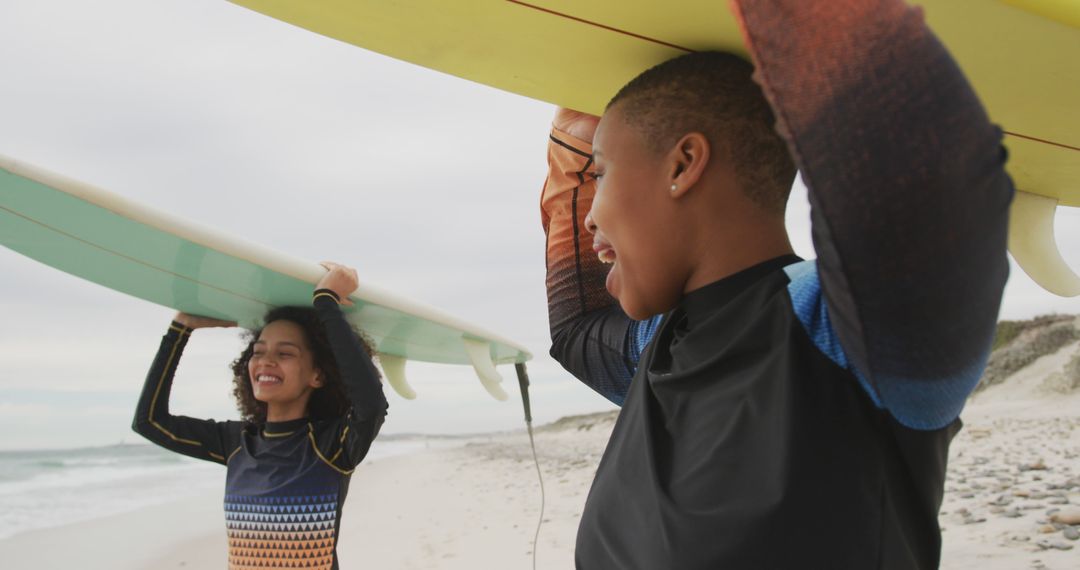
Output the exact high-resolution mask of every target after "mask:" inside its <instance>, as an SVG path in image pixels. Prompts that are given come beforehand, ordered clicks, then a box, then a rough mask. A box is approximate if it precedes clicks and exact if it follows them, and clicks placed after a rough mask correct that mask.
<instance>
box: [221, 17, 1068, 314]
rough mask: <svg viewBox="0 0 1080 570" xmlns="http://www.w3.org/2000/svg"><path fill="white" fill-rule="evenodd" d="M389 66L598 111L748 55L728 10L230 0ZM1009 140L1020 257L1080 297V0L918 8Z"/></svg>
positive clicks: (1034, 272) (1051, 284) (1014, 241)
mask: <svg viewBox="0 0 1080 570" xmlns="http://www.w3.org/2000/svg"><path fill="white" fill-rule="evenodd" d="M232 1H233V2H235V3H236V4H239V5H242V6H246V7H248V8H251V9H252V10H255V11H258V12H261V13H263V14H266V15H269V16H272V17H274V18H277V19H279V20H283V21H285V22H289V23H292V24H295V25H297V26H300V27H303V28H306V29H308V30H311V31H314V32H317V33H320V34H323V35H326V36H329V37H332V38H336V39H339V40H342V41H345V42H348V43H351V44H354V45H357V46H360V47H363V48H366V49H369V50H372V51H376V52H379V53H382V54H385V55H388V56H390V57H393V58H396V59H401V60H404V61H408V62H412V63H415V64H418V65H422V66H424V67H428V68H431V69H435V70H439V71H443V72H446V73H450V74H453V75H456V76H458V77H462V78H465V79H469V80H472V81H477V82H479V83H484V84H487V85H491V86H493V87H497V88H500V89H504V90H507V91H511V92H514V93H519V94H521V95H525V96H528V97H533V98H536V99H540V100H543V101H548V102H551V103H555V104H558V105H562V106H565V107H570V108H574V109H578V110H582V111H587V112H591V113H594V114H599V113H600V112H602V111H603V109H604V106H605V105H606V103H607V101H608V100H609V99H610V98H611V96H612V95H614V94H615V92H616V91H617V90H618V89H619V88H620V87H622V86H623V85H624V84H625V83H626V82H628V81H629V80H630V79H632V78H633V77H635V76H636V75H637V74H639V73H640V72H641V71H643V70H645V69H647V68H648V67H651V66H652V65H655V64H657V63H659V62H662V61H665V60H668V59H671V58H672V57H675V56H678V55H680V54H683V53H687V52H689V51H697V50H706V49H710V50H726V51H734V52H741V53H745V48H744V47H743V45H742V38H741V35H740V33H739V29H738V26H737V24H736V22H735V18H734V16H733V15H732V14H731V12H730V11H729V9H728V7H727V2H724V1H720V0H669V1H666V2H657V1H650V0H591V1H581V0H528V1H522V0H394V1H387V0H303V1H295V0H232ZM915 3H916V4H920V5H922V6H924V8H925V10H926V15H927V19H928V20H929V22H930V25H931V26H932V27H933V29H934V30H935V32H936V33H937V34H938V35H939V36H940V37H941V39H942V41H943V42H944V43H945V44H946V45H947V46H948V48H949V50H950V51H951V52H952V54H953V55H954V57H956V59H957V60H958V61H959V63H960V65H961V66H962V67H963V69H964V71H965V73H966V74H967V76H968V78H969V79H970V80H971V82H972V83H973V84H974V86H975V89H976V90H977V91H978V93H979V96H980V97H981V98H982V100H983V102H984V103H985V105H986V106H987V108H988V110H989V112H990V115H991V117H992V118H993V120H994V121H995V122H997V123H998V124H1000V125H1001V126H1002V127H1003V129H1004V130H1005V132H1006V137H1005V144H1006V145H1007V146H1008V149H1009V152H1010V160H1009V172H1010V174H1011V175H1012V177H1013V180H1014V181H1015V182H1016V187H1017V188H1018V189H1019V190H1020V192H1018V194H1017V197H1016V200H1015V202H1014V205H1013V211H1012V221H1011V227H1010V235H1009V249H1010V251H1012V253H1013V256H1014V257H1015V258H1016V260H1017V262H1018V263H1019V264H1020V266H1021V267H1022V268H1023V269H1024V271H1026V272H1027V273H1028V274H1029V275H1030V276H1031V277H1032V278H1033V279H1034V280H1035V281H1036V282H1038V283H1039V284H1040V285H1042V286H1043V287H1044V288H1046V289H1047V290H1049V291H1051V292H1053V293H1056V294H1058V295H1062V296H1075V295H1080V277H1078V276H1077V275H1076V273H1075V272H1073V271H1072V270H1071V269H1070V268H1069V267H1068V266H1067V265H1066V264H1065V262H1064V260H1063V259H1062V258H1061V255H1060V253H1059V252H1058V249H1057V245H1056V243H1055V242H1054V235H1053V223H1054V212H1055V210H1056V208H1057V206H1059V205H1062V206H1071V207H1078V206H1080V105H1078V102H1080V0H977V1H973V0H921V1H916V2H915Z"/></svg>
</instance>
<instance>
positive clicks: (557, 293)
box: [540, 109, 659, 405]
mask: <svg viewBox="0 0 1080 570" xmlns="http://www.w3.org/2000/svg"><path fill="white" fill-rule="evenodd" d="M596 121H597V119H596V117H591V116H589V115H583V114H581V113H577V112H574V111H570V110H568V109H560V110H559V112H558V113H557V114H556V117H555V125H554V128H553V129H552V131H551V135H550V139H549V142H548V177H547V180H546V181H545V182H544V190H543V194H542V196H541V199H540V208H541V220H542V222H543V225H544V232H545V233H546V235H547V295H548V320H549V324H550V327H551V342H552V345H551V356H552V357H554V358H555V359H556V360H558V361H559V362H560V363H561V364H562V365H563V367H564V368H566V369H567V370H568V371H569V372H570V373H571V374H573V375H574V376H576V377H577V378H578V379H579V380H581V381H582V382H584V383H585V384H586V385H588V386H589V387H590V388H592V389H593V390H596V391H597V392H598V393H600V394H601V395H602V396H604V397H605V398H607V399H609V400H611V401H612V402H614V403H616V404H619V405H621V404H622V402H623V400H624V399H625V397H626V391H627V389H628V388H629V387H630V379H631V378H632V377H633V375H634V371H635V370H636V368H637V363H638V359H639V358H640V356H641V351H642V350H643V349H644V347H645V345H646V344H648V342H649V340H650V339H651V338H652V334H653V332H654V331H655V329H656V326H657V324H658V323H659V318H658V317H657V318H654V319H651V320H648V321H634V320H633V319H631V318H629V317H628V316H627V315H626V314H625V313H624V312H623V311H622V309H621V308H620V307H619V304H618V302H617V301H616V300H615V299H614V298H613V297H612V296H611V295H609V294H608V292H607V289H606V288H605V286H604V282H605V279H606V277H607V273H608V267H607V266H605V265H604V264H603V263H601V262H600V260H599V259H598V258H597V256H596V254H595V253H594V252H593V249H592V234H590V233H589V232H588V231H587V230H586V228H585V216H586V215H588V213H589V209H590V207H591V206H592V199H593V195H594V194H595V192H596V180H595V178H594V177H593V175H592V170H591V168H592V165H593V163H592V154H591V153H592V144H591V141H592V133H593V131H595V129H596ZM575 135H577V136H575Z"/></svg>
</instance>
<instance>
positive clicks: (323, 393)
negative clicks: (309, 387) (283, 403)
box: [231, 307, 375, 425]
mask: <svg viewBox="0 0 1080 570" xmlns="http://www.w3.org/2000/svg"><path fill="white" fill-rule="evenodd" d="M274 321H289V322H292V323H294V324H296V325H298V326H299V327H300V330H302V331H303V334H304V341H305V342H306V343H307V345H308V347H309V348H310V350H311V353H312V360H313V361H314V364H315V367H316V368H318V369H319V370H321V371H322V376H323V385H322V387H320V388H317V389H315V390H314V391H313V392H312V393H311V399H310V400H308V406H307V412H308V417H310V418H311V419H315V420H321V419H330V418H336V417H339V416H342V415H344V414H346V413H347V412H348V411H349V409H350V408H351V407H352V402H351V401H350V400H349V395H348V393H346V392H345V384H344V382H343V380H342V378H341V372H340V371H339V370H338V364H337V360H336V359H335V358H334V351H333V350H332V348H331V347H330V340H329V339H328V338H327V337H326V331H325V330H323V326H322V323H320V322H319V316H318V314H317V313H316V312H315V309H313V308H311V307H278V308H276V309H272V310H271V311H270V312H268V313H267V314H266V318H265V319H264V320H263V326H262V327H260V328H259V329H256V330H253V331H248V332H247V333H246V334H245V335H244V336H245V338H246V339H247V341H248V343H247V347H246V348H244V351H243V352H241V353H240V356H239V357H237V359H236V360H234V361H233V362H232V365H231V368H232V373H233V396H234V397H235V398H236V407H237V409H238V410H240V416H241V418H242V419H243V420H244V421H247V422H252V423H255V424H259V425H262V424H264V423H266V403H265V402H260V401H259V400H257V399H255V391H254V389H253V388H252V386H251V375H250V374H249V373H248V361H250V360H251V355H252V354H253V353H254V352H255V341H257V340H259V335H261V334H262V331H263V328H265V327H266V325H268V324H270V323H272V322H274ZM353 333H354V334H355V335H356V340H357V342H359V343H360V344H361V346H363V347H364V351H365V352H367V354H368V356H371V357H374V355H375V351H374V350H373V349H372V347H371V343H369V342H368V341H367V339H365V338H364V337H363V335H362V334H360V333H359V332H358V331H356V330H355V329H353Z"/></svg>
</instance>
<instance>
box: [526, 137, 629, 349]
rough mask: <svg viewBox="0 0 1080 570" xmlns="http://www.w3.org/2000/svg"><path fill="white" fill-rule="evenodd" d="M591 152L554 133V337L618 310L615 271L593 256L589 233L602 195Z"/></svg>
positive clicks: (546, 220)
mask: <svg viewBox="0 0 1080 570" xmlns="http://www.w3.org/2000/svg"><path fill="white" fill-rule="evenodd" d="M591 152H592V146H591V145H590V144H589V143H587V142H585V141H582V140H580V139H577V138H574V137H572V136H570V135H569V134H566V133H564V132H561V131H559V130H557V129H552V132H551V136H550V139H549V141H548V168H549V170H548V178H547V180H546V181H545V183H544V190H543V194H542V196H541V200H540V206H541V219H542V221H543V225H544V231H545V233H546V235H547V252H546V264H547V280H546V285H547V296H548V317H549V325H550V327H551V333H552V338H554V337H555V336H556V334H557V331H559V330H560V329H562V328H563V327H565V326H566V325H567V324H569V323H570V322H572V321H573V320H574V319H577V318H579V317H581V316H583V315H585V314H587V313H590V312H592V311H594V310H596V309H599V308H602V307H610V306H613V305H617V302H616V301H615V299H614V298H613V297H611V295H610V294H608V292H607V289H606V288H605V286H604V282H605V280H606V278H607V273H608V269H609V268H608V267H607V266H606V265H604V264H603V263H601V262H600V260H599V259H598V258H597V257H596V255H595V254H594V253H593V250H592V235H591V234H590V233H589V232H588V230H587V229H586V228H585V216H586V215H588V213H589V209H590V208H591V207H592V200H593V195H594V194H595V193H596V180H595V179H594V178H593V175H592V170H591V169H592V165H593V162H592V155H591V154H590V153H591Z"/></svg>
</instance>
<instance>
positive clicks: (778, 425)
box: [541, 0, 1013, 570]
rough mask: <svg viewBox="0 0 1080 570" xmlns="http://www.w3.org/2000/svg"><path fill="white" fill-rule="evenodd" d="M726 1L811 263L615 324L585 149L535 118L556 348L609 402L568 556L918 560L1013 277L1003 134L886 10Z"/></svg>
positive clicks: (775, 0)
mask: <svg viewBox="0 0 1080 570" xmlns="http://www.w3.org/2000/svg"><path fill="white" fill-rule="evenodd" d="M734 5H735V8H736V11H737V13H738V16H739V18H740V21H741V23H742V25H743V27H744V32H745V34H746V37H747V39H748V45H749V47H750V51H751V53H752V55H753V56H754V60H755V64H756V66H757V75H756V77H757V78H758V79H759V80H760V81H761V83H762V85H763V88H764V90H765V92H766V95H767V96H768V98H769V100H770V103H771V104H772V106H773V109H774V112H775V114H776V116H777V118H778V127H779V128H780V130H781V132H782V133H783V134H784V135H785V137H786V138H787V141H788V143H789V149H790V150H791V152H792V155H793V156H794V157H795V160H796V162H797V164H798V166H799V168H800V171H801V172H802V174H803V179H804V181H805V183H806V185H807V187H808V189H809V192H810V201H811V206H812V221H813V237H814V244H815V247H816V250H817V253H818V256H819V257H818V259H817V260H814V261H801V260H799V259H798V258H795V257H794V256H791V257H782V258H778V259H772V260H763V261H762V262H761V263H760V264H758V265H756V266H753V267H750V268H747V269H745V270H743V271H741V272H738V273H736V274H734V275H731V276H729V277H727V278H725V279H723V280H721V281H718V282H716V283H713V284H710V285H707V286H705V287H702V288H700V289H697V290H695V291H692V292H690V293H689V294H687V295H685V296H684V298H683V299H682V300H681V302H680V303H679V305H678V306H677V308H675V309H674V310H673V311H671V312H670V313H668V314H666V315H662V316H657V317H654V318H652V319H649V320H646V321H632V320H631V319H629V318H628V317H627V316H626V315H625V314H624V313H623V312H622V311H621V310H620V309H619V307H618V305H617V304H614V302H613V299H611V298H610V296H609V295H608V294H607V292H606V291H605V289H604V276H605V274H606V272H607V268H606V267H605V266H603V265H601V264H600V263H599V262H598V261H597V260H596V256H595V255H594V254H593V253H592V251H591V250H590V248H589V246H590V244H591V236H590V235H588V234H587V233H586V232H585V225H584V216H585V215H586V213H587V212H588V210H589V207H590V204H591V200H592V193H593V192H594V191H595V184H594V182H593V179H592V177H591V176H590V174H591V172H590V168H591V164H592V161H591V155H590V153H591V148H590V147H589V145H588V144H587V143H586V142H584V141H581V140H578V139H575V138H573V137H571V136H569V135H567V134H566V133H562V132H560V131H557V130H556V131H553V133H552V140H551V143H550V145H549V163H550V165H551V171H550V174H549V177H548V181H547V183H546V184H545V188H544V195H543V197H542V200H541V205H542V210H543V221H544V226H545V229H546V231H547V235H548V244H547V249H548V276H547V284H548V299H549V312H550V320H551V331H552V340H553V346H552V349H551V354H552V355H553V356H554V357H555V358H556V359H558V360H559V361H560V362H561V363H562V364H563V365H564V366H565V367H566V368H567V370H569V371H571V372H572V373H573V374H574V375H575V376H577V377H578V378H579V379H581V380H582V381H583V382H585V383H586V384H587V385H589V386H590V387H592V388H593V389H595V390H596V391H597V392H599V393H601V394H602V395H604V396H606V397H607V398H609V399H610V400H612V401H613V402H615V403H617V404H620V405H621V406H622V411H621V413H620V415H619V418H618V421H617V422H616V425H615V428H614V431H613V433H612V436H611V440H610V442H609V443H608V447H607V449H606V450H605V452H604V456H603V459H602V460H601V462H600V466H599V468H598V470H597V473H596V478H595V480H594V482H593V486H592V488H591V490H590V493H589V497H588V499H587V501H586V505H585V509H584V511H583V513H582V518H581V523H580V527H579V530H578V539H577V549H576V553H575V559H576V564H577V567H578V568H584V569H589V570H592V569H607V568H613V569H614V568H618V569H647V570H654V569H669V568H671V569H716V568H739V569H742V568H747V569H786V568H800V569H806V568H814V569H817V568H821V569H829V570H837V569H851V570H867V569H909V568H921V569H927V568H936V567H937V566H938V564H939V559H940V549H941V535H940V530H939V527H938V523H937V513H938V509H939V507H940V503H941V499H942V494H943V486H944V478H945V466H946V458H947V451H948V444H949V442H950V440H951V438H952V437H953V435H954V434H955V433H956V431H957V430H958V429H959V420H958V417H959V413H960V410H961V409H962V407H963V404H964V401H965V399H966V397H967V395H968V394H969V393H970V391H971V390H972V389H973V388H974V386H975V384H976V383H977V382H978V378H979V376H980V374H981V371H982V370H983V368H984V366H985V362H986V359H987V357H988V354H989V347H990V343H991V340H992V337H993V333H994V326H995V322H996V319H997V312H998V307H999V304H1000V300H1001V294H1002V290H1003V287H1004V284H1005V280H1006V277H1007V273H1008V264H1007V258H1006V253H1005V241H1006V240H1005V236H1006V225H1007V223H1006V222H1007V215H1008V207H1009V202H1010V199H1011V197H1012V192H1013V189H1012V184H1011V181H1010V180H1009V178H1008V176H1007V175H1006V174H1005V170H1004V162H1005V153H1004V151H1003V149H1002V147H1001V144H1000V140H1001V133H1000V131H999V130H998V129H997V128H995V127H994V126H992V125H991V124H990V122H989V120H988V118H987V116H986V114H985V112H984V111H983V109H982V107H981V105H980V104H979V102H978V100H977V99H976V97H975V95H974V93H973V92H972V90H971V88H970V86H969V85H968V84H967V83H966V81H965V79H964V78H963V76H962V74H961V73H960V71H959V70H958V69H957V67H956V65H955V64H954V63H953V61H952V59H951V58H950V57H949V55H948V54H947V53H946V51H945V50H944V49H943V48H942V46H941V45H940V43H938V41H937V40H936V38H934V36H933V35H932V34H931V33H930V32H929V30H928V29H927V28H926V26H925V23H924V22H923V19H922V16H921V14H920V13H919V11H918V10H917V9H912V8H909V7H907V6H906V5H905V4H904V3H903V2H899V1H889V0H881V1H874V0H866V1H861V0H860V1H850V2H807V1H806V0H757V1H754V2H751V1H749V0H745V1H736V2H734ZM747 239H753V236H747ZM733 247H737V244H734V245H733Z"/></svg>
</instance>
